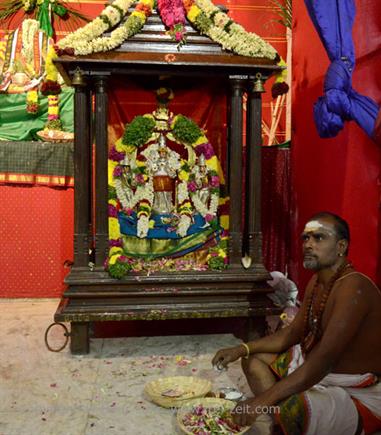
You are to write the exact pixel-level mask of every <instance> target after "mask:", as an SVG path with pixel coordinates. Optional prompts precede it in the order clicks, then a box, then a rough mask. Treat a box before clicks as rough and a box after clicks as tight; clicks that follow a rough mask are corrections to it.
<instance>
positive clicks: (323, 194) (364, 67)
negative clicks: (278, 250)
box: [291, 0, 381, 288]
mask: <svg viewBox="0 0 381 435" xmlns="http://www.w3.org/2000/svg"><path fill="white" fill-rule="evenodd" d="M356 3H357V16H356V19H355V26H354V33H353V37H354V42H355V47H356V56H357V66H356V69H355V72H354V76H353V86H354V88H355V89H356V90H357V91H358V92H360V93H362V94H364V95H368V96H369V97H371V98H373V99H374V100H375V101H377V102H378V103H379V104H380V103H381V92H380V90H381V76H380V74H379V71H380V67H381V49H380V43H381V3H380V1H379V0H361V1H357V2H356ZM293 7H294V33H293V41H294V42H293V59H294V62H293V64H294V65H293V68H294V69H293V132H292V158H291V162H292V173H293V177H292V185H293V203H294V210H295V212H294V213H293V236H294V237H293V243H292V258H291V276H292V278H293V279H294V280H296V281H297V282H298V284H299V285H300V287H301V288H302V287H303V286H304V284H305V283H306V280H307V278H308V276H309V275H308V274H307V273H306V272H304V271H303V270H302V268H301V265H300V264H301V262H300V260H301V255H300V243H299V241H298V238H297V236H298V234H300V232H301V230H302V226H303V224H304V222H305V220H306V219H308V217H309V216H310V215H311V214H313V213H315V212H317V211H321V210H329V211H332V212H334V213H338V214H339V215H341V216H342V217H344V218H345V219H346V220H347V221H348V223H349V225H350V227H351V231H352V245H351V250H350V257H351V259H352V261H353V262H354V264H355V265H356V266H357V267H358V269H359V270H361V271H363V272H365V273H367V274H369V275H370V276H371V277H372V278H373V279H376V278H377V279H378V281H379V283H380V281H381V274H380V266H381V264H380V235H381V232H380V222H381V220H380V208H379V207H380V163H381V152H380V148H379V146H377V145H376V144H375V143H373V142H372V141H371V140H370V139H369V138H368V137H367V136H366V135H365V133H363V131H361V130H360V128H359V127H358V126H357V125H356V124H355V123H353V122H352V123H348V124H347V125H346V126H345V128H344V130H343V131H342V132H341V133H339V135H338V136H337V137H336V138H333V139H320V138H319V137H318V135H317V132H316V128H315V126H314V121H313V113H312V108H313V103H314V102H315V101H316V99H317V98H318V96H320V95H321V92H322V87H323V79H324V74H325V71H326V69H327V66H328V59H327V55H326V53H325V51H324V49H323V46H322V44H321V42H320V40H319V38H318V35H317V33H316V32H315V30H314V28H313V25H312V23H311V21H310V19H309V17H308V15H307V11H306V9H305V7H304V2H302V1H301V2H293ZM377 271H378V272H377ZM377 273H378V274H379V275H378V276H377Z"/></svg>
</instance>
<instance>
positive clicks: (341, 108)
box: [304, 0, 379, 137]
mask: <svg viewBox="0 0 381 435" xmlns="http://www.w3.org/2000/svg"><path fill="white" fill-rule="evenodd" d="M304 1H305V4H306V7H307V10H308V13H309V15H310V17H311V20H312V22H313V24H314V26H315V28H316V30H317V32H318V34H319V36H320V39H321V41H322V43H323V45H324V47H325V49H326V51H327V54H328V57H329V59H330V61H331V64H330V66H329V68H328V71H327V74H326V76H325V80H324V95H323V96H322V97H319V99H318V100H317V102H316V103H315V106H314V117H315V124H316V127H317V130H318V133H319V135H320V137H333V136H336V135H337V134H338V133H339V131H340V130H341V129H342V128H343V126H344V122H345V121H350V120H354V121H356V122H357V123H358V124H359V126H360V127H361V128H362V129H364V130H365V131H366V133H367V134H368V135H369V136H370V137H373V134H374V128H375V123H376V118H377V114H378V111H379V107H378V105H377V103H376V102H374V101H373V100H372V99H371V98H368V97H365V96H363V95H360V94H359V93H358V92H356V91H355V90H354V89H353V88H352V73H353V69H354V66H355V54H354V45H353V39H352V27H353V21H354V17H355V12H356V11H355V4H354V0H304Z"/></svg>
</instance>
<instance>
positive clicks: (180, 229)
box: [176, 215, 192, 237]
mask: <svg viewBox="0 0 381 435" xmlns="http://www.w3.org/2000/svg"><path fill="white" fill-rule="evenodd" d="M191 223H192V219H191V218H190V216H188V215H182V216H181V217H180V222H179V223H178V225H177V230H176V233H177V234H178V235H179V236H180V237H185V236H186V235H187V232H188V228H189V227H190V225H191Z"/></svg>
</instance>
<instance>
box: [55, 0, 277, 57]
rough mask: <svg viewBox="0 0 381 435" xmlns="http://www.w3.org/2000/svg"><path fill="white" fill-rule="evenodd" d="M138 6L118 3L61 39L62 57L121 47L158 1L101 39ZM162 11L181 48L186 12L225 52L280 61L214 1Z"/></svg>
mask: <svg viewBox="0 0 381 435" xmlns="http://www.w3.org/2000/svg"><path fill="white" fill-rule="evenodd" d="M135 2H136V0H115V1H114V2H113V3H112V4H110V5H108V6H107V7H106V8H105V9H104V10H103V11H102V12H101V14H100V15H99V16H98V17H96V18H95V19H94V20H93V21H91V22H90V23H88V24H86V25H85V26H84V27H82V28H80V29H77V30H76V31H75V32H73V33H71V34H69V35H67V36H66V37H65V38H63V39H61V40H60V41H59V42H58V44H57V47H58V52H59V54H62V53H67V54H75V55H86V54H91V53H96V52H100V51H109V50H112V49H114V48H116V47H118V46H120V45H121V44H122V43H123V41H125V40H126V39H128V38H130V37H131V36H133V35H135V34H136V33H138V32H139V31H140V30H141V28H142V27H143V25H144V24H145V22H146V19H147V17H148V16H149V15H150V14H151V13H152V9H153V7H154V0H140V1H139V3H138V4H137V6H136V7H135V10H134V12H132V14H131V15H130V16H129V17H128V19H127V20H126V21H125V23H124V24H122V25H120V26H119V27H117V28H116V29H115V30H114V31H113V32H111V34H110V36H108V37H104V36H103V37H102V36H101V35H102V34H103V33H105V32H106V31H108V30H110V29H111V28H112V27H115V26H116V25H118V24H119V23H120V22H121V20H122V18H123V17H124V16H125V15H126V13H127V11H128V9H129V7H131V6H132V5H133V4H134V3H135ZM158 8H159V11H160V15H161V18H162V20H163V22H164V24H165V25H166V26H167V27H168V28H169V31H168V33H169V35H170V36H171V38H172V39H173V40H174V41H176V42H177V43H178V48H179V47H180V46H181V45H182V44H184V43H185V42H186V40H185V27H184V26H185V14H184V11H185V12H186V17H187V18H188V20H189V21H190V22H191V24H192V25H193V26H194V27H195V28H196V29H198V30H199V31H200V32H201V33H204V34H206V35H207V36H209V37H210V38H211V39H212V40H213V41H215V42H217V43H219V44H220V45H221V46H222V47H223V48H224V49H226V50H230V51H233V52H234V53H236V54H239V55H243V56H250V57H259V58H268V59H275V58H276V57H277V52H276V50H275V49H274V48H273V47H272V46H271V45H270V44H268V43H267V42H266V41H264V40H263V39H262V38H261V37H259V36H258V35H256V34H255V33H252V32H247V31H246V30H245V29H244V28H243V27H242V26H240V25H239V24H237V23H235V22H234V21H233V20H232V19H230V18H229V16H228V15H227V14H226V13H224V12H222V11H221V10H220V9H219V8H218V7H217V6H215V5H214V4H213V3H212V2H211V1H210V0H158Z"/></svg>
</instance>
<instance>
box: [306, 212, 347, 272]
mask: <svg viewBox="0 0 381 435" xmlns="http://www.w3.org/2000/svg"><path fill="white" fill-rule="evenodd" d="M302 240H303V266H304V267H305V268H306V269H310V270H313V271H319V270H321V269H324V268H329V267H332V266H334V265H336V264H337V263H338V262H339V259H340V257H342V256H343V255H344V252H345V249H344V245H343V243H342V242H343V241H342V240H341V241H339V240H338V239H337V234H336V228H335V223H334V221H333V220H331V219H329V218H319V219H316V220H311V221H309V222H307V224H306V226H305V228H304V231H303V233H302Z"/></svg>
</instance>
